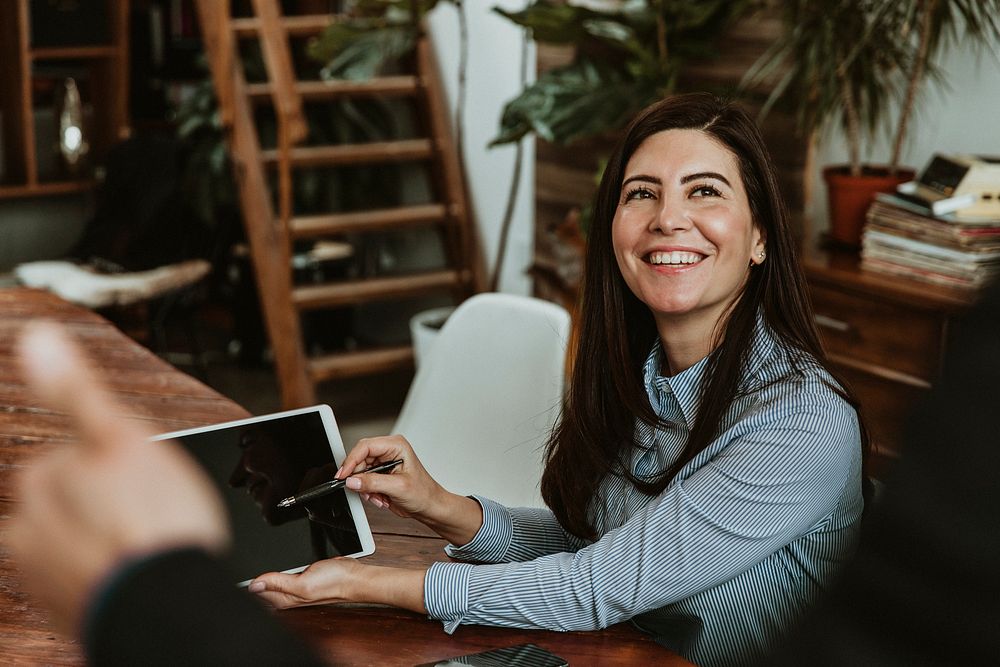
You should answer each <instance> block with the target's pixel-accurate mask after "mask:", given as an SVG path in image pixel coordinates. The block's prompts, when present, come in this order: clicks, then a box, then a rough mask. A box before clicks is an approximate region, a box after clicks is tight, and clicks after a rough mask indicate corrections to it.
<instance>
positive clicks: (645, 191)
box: [625, 187, 655, 201]
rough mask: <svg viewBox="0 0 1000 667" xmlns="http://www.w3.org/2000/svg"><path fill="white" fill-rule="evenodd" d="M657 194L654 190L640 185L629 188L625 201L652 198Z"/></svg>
mask: <svg viewBox="0 0 1000 667" xmlns="http://www.w3.org/2000/svg"><path fill="white" fill-rule="evenodd" d="M654 196H655V195H654V194H653V191H652V190H650V189H649V188H646V187H638V188H634V189H632V190H629V191H628V192H626V193H625V201H633V200H636V199H652V198H653V197H654Z"/></svg>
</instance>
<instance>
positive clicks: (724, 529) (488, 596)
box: [424, 401, 860, 631]
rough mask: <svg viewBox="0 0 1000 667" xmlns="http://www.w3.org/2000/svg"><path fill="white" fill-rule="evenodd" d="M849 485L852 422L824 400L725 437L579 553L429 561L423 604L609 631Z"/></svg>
mask: <svg viewBox="0 0 1000 667" xmlns="http://www.w3.org/2000/svg"><path fill="white" fill-rule="evenodd" d="M850 484H855V485H858V487H859V491H860V447H859V446H858V434H857V422H856V420H855V416H854V413H853V411H852V410H850V409H849V408H848V407H847V406H846V405H844V406H842V407H838V406H837V405H832V404H831V402H830V401H827V402H826V403H823V404H818V405H815V406H812V407H811V408H808V409H806V410H799V411H797V412H795V413H792V414H789V415H786V416H783V417H781V418H777V419H775V420H774V421H772V422H770V423H767V424H766V425H761V426H758V427H756V428H755V429H754V430H752V431H750V432H747V433H743V434H742V435H740V436H739V437H736V438H734V439H733V440H732V441H731V442H729V443H728V444H727V446H726V448H725V449H724V450H722V451H721V452H720V453H719V454H718V455H717V456H716V457H715V458H713V459H712V460H711V461H710V462H708V463H707V464H705V465H703V466H701V467H700V468H699V469H698V470H697V471H696V472H695V473H693V474H692V475H691V476H690V477H688V478H687V479H684V480H682V481H680V482H679V483H677V484H674V485H672V486H670V487H669V488H668V489H667V490H666V491H665V492H664V493H663V494H662V495H661V496H659V497H658V498H656V499H655V500H653V501H652V502H651V503H649V504H648V505H647V506H646V507H645V508H644V509H642V510H641V511H639V512H637V513H636V514H635V515H634V516H632V517H631V518H630V519H629V520H628V521H627V522H625V524H624V525H622V526H621V527H619V528H617V529H615V530H612V531H610V532H609V533H607V534H606V535H604V536H603V537H602V538H601V539H600V540H599V541H597V542H596V543H594V544H592V545H590V546H588V547H586V548H583V549H581V550H580V551H578V552H576V553H563V554H554V555H551V556H546V557H543V558H539V559H536V560H533V561H530V562H524V563H508V564H503V565H483V566H475V567H473V566H468V565H464V564H458V563H436V564H434V565H433V566H431V568H430V569H429V570H428V572H427V576H426V579H425V586H424V590H425V595H426V597H425V601H424V602H425V605H426V607H427V611H428V613H429V614H430V615H431V616H433V617H435V618H439V619H441V620H443V621H445V624H446V625H445V627H446V629H448V630H449V631H450V630H453V629H454V628H455V627H457V625H459V624H461V623H473V624H483V625H502V626H513V627H525V628H545V629H554V630H590V629H596V628H602V627H606V626H607V625H610V624H613V623H617V622H620V621H622V620H626V619H629V618H631V617H633V616H635V615H637V614H640V613H642V612H645V611H649V610H652V609H657V608H659V607H662V606H664V605H667V604H670V603H672V602H676V601H679V600H682V599H685V598H687V597H690V596H692V595H695V594H697V593H699V592H702V591H705V590H707V589H709V588H712V587H715V586H717V585H720V584H722V583H723V582H725V581H728V580H729V579H731V578H733V577H735V576H737V575H739V574H740V573H742V572H744V571H746V570H748V569H750V568H751V567H753V566H755V565H756V564H758V563H759V562H761V561H762V560H764V559H765V558H767V557H768V556H770V555H771V554H773V553H774V552H776V551H777V550H779V549H781V548H782V547H784V546H785V545H787V544H788V543H789V542H791V541H792V540H794V539H796V538H798V537H800V536H802V535H804V534H805V533H807V532H808V531H809V530H810V529H811V528H813V527H814V526H816V525H817V524H818V523H819V522H821V521H822V520H823V519H824V517H826V516H828V515H829V514H830V513H831V510H832V508H833V507H835V506H836V504H837V502H838V499H839V498H840V496H841V494H842V492H843V490H844V488H845V487H846V486H847V485H850ZM857 509H858V510H860V508H857ZM849 523H850V522H849ZM848 528H849V527H848ZM848 532H850V530H849V529H848ZM849 541H850V540H847V542H849ZM845 548H846V547H845Z"/></svg>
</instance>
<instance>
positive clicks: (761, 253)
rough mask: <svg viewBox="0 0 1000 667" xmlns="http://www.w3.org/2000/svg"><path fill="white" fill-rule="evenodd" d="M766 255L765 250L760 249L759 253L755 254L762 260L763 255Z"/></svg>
mask: <svg viewBox="0 0 1000 667" xmlns="http://www.w3.org/2000/svg"><path fill="white" fill-rule="evenodd" d="M766 256H767V253H765V252H764V251H763V250H761V251H760V254H759V255H757V257H758V258H759V259H760V261H762V262H763V261H764V257H766Z"/></svg>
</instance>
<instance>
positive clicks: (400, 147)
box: [260, 139, 434, 167]
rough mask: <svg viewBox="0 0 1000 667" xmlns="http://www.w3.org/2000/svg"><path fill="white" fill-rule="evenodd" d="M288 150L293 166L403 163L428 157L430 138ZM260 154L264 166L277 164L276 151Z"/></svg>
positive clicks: (300, 147) (431, 149)
mask: <svg viewBox="0 0 1000 667" xmlns="http://www.w3.org/2000/svg"><path fill="white" fill-rule="evenodd" d="M290 153H291V159H292V166H293V167H322V166H333V165H342V164H371V163H378V162H407V161H416V160H429V159H430V158H431V157H432V156H433V155H434V144H433V142H432V141H431V140H430V139H404V140H401V141H372V142H370V143H366V144H341V145H337V146H298V147H296V148H293V149H292V150H291V151H290ZM260 155H261V159H262V160H263V161H264V164H265V165H276V164H277V163H278V151H277V150H266V151H261V154H260Z"/></svg>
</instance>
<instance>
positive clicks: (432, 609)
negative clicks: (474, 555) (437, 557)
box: [424, 563, 475, 634]
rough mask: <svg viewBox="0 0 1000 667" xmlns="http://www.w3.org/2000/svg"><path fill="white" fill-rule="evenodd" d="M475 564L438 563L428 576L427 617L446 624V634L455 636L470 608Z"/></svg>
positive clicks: (426, 580)
mask: <svg viewBox="0 0 1000 667" xmlns="http://www.w3.org/2000/svg"><path fill="white" fill-rule="evenodd" d="M473 567H475V566H474V565H469V564H468V563H434V564H432V565H431V566H430V568H429V569H428V570H427V575H426V576H425V577H424V606H425V607H426V608H427V615H428V616H430V617H431V618H436V619H438V620H439V621H444V631H445V632H447V633H448V634H451V633H453V632H454V631H455V628H457V627H458V626H459V624H460V623H461V622H462V619H463V618H464V617H465V614H466V612H467V611H468V608H469V577H470V576H471V574H472V568H473Z"/></svg>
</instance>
